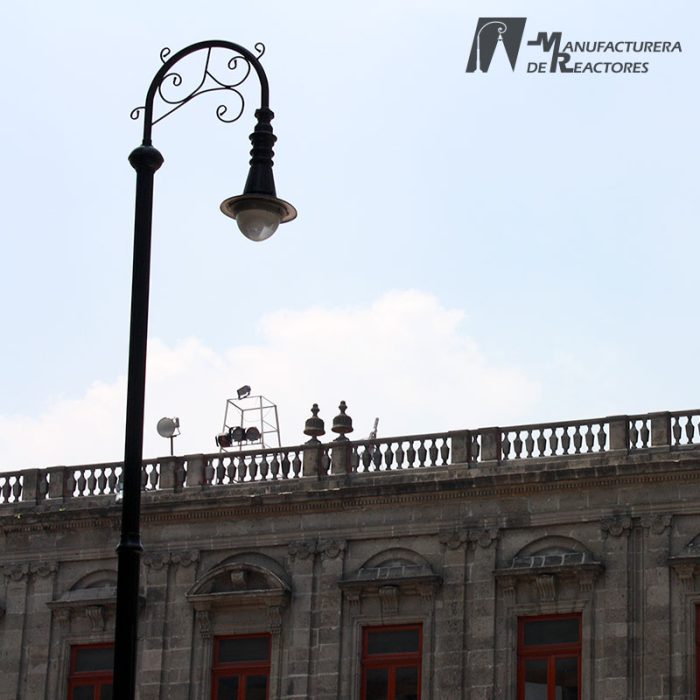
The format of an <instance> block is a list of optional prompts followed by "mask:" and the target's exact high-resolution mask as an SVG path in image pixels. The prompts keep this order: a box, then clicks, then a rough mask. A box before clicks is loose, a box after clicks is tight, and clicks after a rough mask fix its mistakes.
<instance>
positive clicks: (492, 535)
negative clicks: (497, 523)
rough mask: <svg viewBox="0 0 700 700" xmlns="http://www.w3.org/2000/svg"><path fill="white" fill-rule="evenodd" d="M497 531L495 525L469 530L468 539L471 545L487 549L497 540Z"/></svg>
mask: <svg viewBox="0 0 700 700" xmlns="http://www.w3.org/2000/svg"><path fill="white" fill-rule="evenodd" d="M498 536H499V532H498V528H497V527H484V528H483V529H481V530H470V531H469V541H470V542H471V543H472V545H474V546H476V545H479V547H481V548H482V549H488V548H489V547H490V546H491V545H492V544H494V542H496V541H497V540H498Z"/></svg>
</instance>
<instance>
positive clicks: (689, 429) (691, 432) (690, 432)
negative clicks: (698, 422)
mask: <svg viewBox="0 0 700 700" xmlns="http://www.w3.org/2000/svg"><path fill="white" fill-rule="evenodd" d="M685 436H686V437H687V438H688V444H689V445H692V444H693V438H694V437H695V426H694V425H693V417H692V416H688V422H687V423H686V424H685Z"/></svg>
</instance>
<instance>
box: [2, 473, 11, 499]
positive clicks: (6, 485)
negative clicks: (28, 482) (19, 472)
mask: <svg viewBox="0 0 700 700" xmlns="http://www.w3.org/2000/svg"><path fill="white" fill-rule="evenodd" d="M10 492H11V488H10V480H9V479H5V480H4V481H3V482H2V502H3V503H7V501H8V499H9V498H10Z"/></svg>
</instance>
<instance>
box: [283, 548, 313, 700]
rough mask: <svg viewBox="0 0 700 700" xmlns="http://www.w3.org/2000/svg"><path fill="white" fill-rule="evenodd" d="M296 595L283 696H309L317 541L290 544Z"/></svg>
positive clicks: (296, 698)
mask: <svg viewBox="0 0 700 700" xmlns="http://www.w3.org/2000/svg"><path fill="white" fill-rule="evenodd" d="M288 553H289V567H288V568H289V571H290V573H291V576H292V581H293V587H294V591H293V598H292V602H291V605H290V608H289V628H288V629H287V631H286V643H287V649H288V651H287V655H286V662H287V666H286V668H284V669H282V674H283V681H282V698H284V699H285V700H302V699H305V698H308V697H309V675H310V674H309V670H310V661H311V658H310V647H311V606H312V601H313V586H314V560H315V557H316V541H315V540H303V541H299V542H292V543H291V544H290V545H289V548H288Z"/></svg>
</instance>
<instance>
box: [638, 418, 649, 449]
mask: <svg viewBox="0 0 700 700" xmlns="http://www.w3.org/2000/svg"><path fill="white" fill-rule="evenodd" d="M640 437H641V438H642V447H649V421H646V420H645V421H643V422H642V430H641V432H640Z"/></svg>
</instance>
